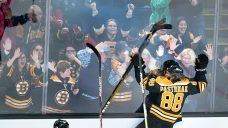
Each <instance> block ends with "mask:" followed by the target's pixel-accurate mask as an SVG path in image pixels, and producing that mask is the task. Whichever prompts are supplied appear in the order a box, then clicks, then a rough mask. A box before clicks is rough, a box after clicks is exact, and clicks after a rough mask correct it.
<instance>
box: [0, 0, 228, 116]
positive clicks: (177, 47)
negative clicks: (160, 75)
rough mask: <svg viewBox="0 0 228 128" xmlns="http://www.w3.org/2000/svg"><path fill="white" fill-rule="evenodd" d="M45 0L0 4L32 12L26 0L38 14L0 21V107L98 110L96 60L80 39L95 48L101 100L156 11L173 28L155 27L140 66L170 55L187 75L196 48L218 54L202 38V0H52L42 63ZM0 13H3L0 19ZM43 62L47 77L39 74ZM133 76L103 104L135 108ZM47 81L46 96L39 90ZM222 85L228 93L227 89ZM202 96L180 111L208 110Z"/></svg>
mask: <svg viewBox="0 0 228 128" xmlns="http://www.w3.org/2000/svg"><path fill="white" fill-rule="evenodd" d="M3 1H4V0H3ZM7 1H11V0H7ZM0 3H1V1H0ZM45 4H46V2H45V0H37V1H36V0H35V2H34V3H29V2H27V1H25V0H15V1H12V2H11V3H8V9H9V12H4V9H3V7H5V6H3V5H4V4H2V3H1V7H0V8H1V10H0V12H2V13H3V14H4V15H5V14H9V16H8V17H9V19H10V18H11V17H13V16H14V15H21V14H23V13H26V15H28V14H31V13H30V12H29V11H31V8H32V11H33V13H34V12H35V13H34V14H33V16H36V17H38V18H37V20H36V21H33V19H29V20H30V22H27V23H26V24H25V23H20V22H19V23H17V24H15V25H13V26H15V27H12V28H7V29H5V32H4V35H3V36H2V38H1V66H0V67H1V72H0V74H1V78H0V82H1V83H0V85H1V87H0V92H2V93H0V94H1V97H0V99H1V100H0V101H1V103H0V106H2V107H0V111H1V112H2V113H30V112H35V113H36V112H37V113H40V112H48V113H70V112H82V113H87V112H89V113H91V112H98V111H99V106H98V105H99V103H98V61H97V58H96V56H95V54H94V53H93V52H92V51H91V50H90V49H89V48H87V47H86V45H85V44H86V43H90V44H92V45H94V46H96V48H97V49H98V51H99V52H100V54H101V59H102V75H103V79H102V80H103V101H105V100H107V98H108V97H109V95H110V94H111V92H112V90H113V88H114V87H115V85H116V84H117V83H118V81H119V80H120V78H121V76H122V75H123V73H124V71H125V70H126V68H127V65H128V64H129V62H130V60H131V58H130V55H129V54H130V52H131V49H133V48H137V47H139V45H140V44H141V43H142V42H143V40H144V39H145V36H146V34H147V32H148V31H149V30H150V28H151V26H152V25H153V24H154V22H156V21H157V20H159V19H161V18H166V19H167V23H171V24H172V25H173V29H172V30H171V31H168V30H159V31H157V33H156V34H155V35H154V36H153V37H152V38H151V39H150V44H149V46H148V47H147V48H146V49H145V50H144V51H143V53H142V58H143V60H144V61H145V65H146V66H147V67H146V69H145V70H146V72H149V71H150V70H153V69H157V68H160V67H161V65H162V63H163V62H164V61H166V60H168V59H173V60H176V61H178V62H179V64H180V65H181V67H182V68H183V69H184V74H185V75H186V76H187V77H193V76H194V73H195V72H194V70H193V69H194V60H195V58H196V56H197V55H198V54H200V53H206V54H207V56H208V57H209V59H210V60H216V62H217V59H216V58H214V56H213V46H212V45H211V44H207V42H206V34H205V31H204V29H205V25H204V19H203V16H202V10H203V0H130V1H127V0H53V1H52V4H51V7H50V8H51V18H50V19H51V21H50V22H51V23H50V25H51V29H50V40H49V49H48V51H47V52H48V53H49V56H48V57H49V60H48V65H44V56H45V54H44V47H45V46H46V44H45V43H47V42H45V33H46V32H45V17H46V16H45V15H46V14H45ZM10 7H11V8H10ZM27 10H29V11H27ZM6 18H7V17H3V19H2V18H1V22H2V20H4V21H5V20H6ZM12 21H13V20H12ZM1 27H2V26H1ZM5 27H9V26H4V28H5ZM1 30H2V29H1ZM227 51H228V50H227V48H226V49H225V50H224V54H223V55H224V56H223V57H222V58H221V59H219V61H218V63H219V65H220V66H221V67H222V68H221V70H222V71H221V72H222V73H224V74H226V75H223V76H227V64H228V59H227V56H228V54H227ZM45 66H48V79H47V82H44V81H43V77H44V74H45V73H47V71H45ZM209 68H211V67H209ZM208 74H210V73H208ZM132 76H133V75H132V74H131V73H130V75H129V76H128V77H127V78H126V80H125V81H124V83H123V85H122V87H121V89H120V91H119V92H118V93H117V94H116V96H115V97H114V99H113V101H112V105H110V109H109V110H108V111H109V112H117V113H121V112H122V113H124V112H134V111H135V110H136V109H137V107H138V106H139V105H140V104H141V101H142V99H141V97H140V96H141V94H140V89H139V88H140V87H138V85H137V83H136V81H135V80H134V78H133V77H132ZM46 85H47V89H48V90H47V102H46V104H44V102H43V99H42V98H43V97H42V94H43V87H44V86H46ZM221 91H222V93H224V94H226V96H227V92H228V91H227V89H226V90H221ZM208 95H209V94H208ZM200 97H201V98H204V100H201V101H205V103H202V102H201V103H199V102H197V100H191V98H189V99H188V100H187V102H188V103H189V104H188V103H186V104H187V105H186V107H185V109H186V111H198V110H199V111H207V110H208V109H209V108H208V107H206V106H207V105H208V103H209V101H208V100H209V99H208V98H209V96H203V97H202V96H200ZM194 99H197V98H194ZM200 104H203V106H200Z"/></svg>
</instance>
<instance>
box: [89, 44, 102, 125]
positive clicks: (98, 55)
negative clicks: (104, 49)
mask: <svg viewBox="0 0 228 128" xmlns="http://www.w3.org/2000/svg"><path fill="white" fill-rule="evenodd" d="M86 46H87V47H89V48H91V49H92V50H93V52H94V53H95V54H96V56H97V58H98V61H99V107H100V113H99V117H100V128H102V127H103V125H102V111H101V110H102V75H101V55H100V53H99V52H98V51H97V49H96V48H95V47H94V46H93V45H91V44H89V43H86Z"/></svg>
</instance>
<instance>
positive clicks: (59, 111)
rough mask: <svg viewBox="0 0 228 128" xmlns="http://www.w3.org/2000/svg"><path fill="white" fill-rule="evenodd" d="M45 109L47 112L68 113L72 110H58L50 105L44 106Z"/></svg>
mask: <svg viewBox="0 0 228 128" xmlns="http://www.w3.org/2000/svg"><path fill="white" fill-rule="evenodd" d="M46 111H47V112H48V113H70V112H72V111H71V110H60V109H56V108H52V107H48V106H47V107H46Z"/></svg>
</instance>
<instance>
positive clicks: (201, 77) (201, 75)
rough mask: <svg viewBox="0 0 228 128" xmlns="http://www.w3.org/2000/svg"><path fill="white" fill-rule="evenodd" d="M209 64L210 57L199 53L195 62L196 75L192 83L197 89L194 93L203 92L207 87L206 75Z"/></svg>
mask: <svg viewBox="0 0 228 128" xmlns="http://www.w3.org/2000/svg"><path fill="white" fill-rule="evenodd" d="M207 65H208V57H207V56H206V55H205V54H200V55H198V58H196V62H195V70H196V74H195V77H194V78H193V79H192V80H191V83H192V84H193V85H194V86H195V87H196V91H192V92H193V93H201V92H203V91H204V90H205V88H206V87H207V78H206V76H205V74H206V73H207V72H206V68H207Z"/></svg>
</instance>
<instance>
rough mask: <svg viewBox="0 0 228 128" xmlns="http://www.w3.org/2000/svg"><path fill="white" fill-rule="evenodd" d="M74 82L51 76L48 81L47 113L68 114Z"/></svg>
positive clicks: (71, 79)
mask: <svg viewBox="0 0 228 128" xmlns="http://www.w3.org/2000/svg"><path fill="white" fill-rule="evenodd" d="M74 85H75V81H74V79H73V78H72V77H70V78H69V79H61V77H59V76H57V75H52V76H51V78H50V79H49V81H48V93H47V94H48V96H47V97H48V99H47V106H46V108H45V109H46V112H47V113H70V112H72V111H71V110H72V109H71V107H72V105H71V103H72V99H73V89H74Z"/></svg>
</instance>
